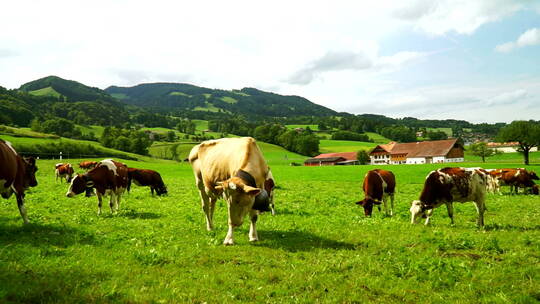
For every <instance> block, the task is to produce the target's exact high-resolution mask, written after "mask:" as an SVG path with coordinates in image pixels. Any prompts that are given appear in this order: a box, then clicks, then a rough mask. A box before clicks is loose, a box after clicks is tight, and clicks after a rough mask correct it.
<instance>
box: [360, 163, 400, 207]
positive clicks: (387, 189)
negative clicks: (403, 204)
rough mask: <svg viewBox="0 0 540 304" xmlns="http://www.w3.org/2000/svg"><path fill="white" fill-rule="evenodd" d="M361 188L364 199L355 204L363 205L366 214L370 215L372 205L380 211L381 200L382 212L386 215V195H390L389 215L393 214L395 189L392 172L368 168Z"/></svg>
mask: <svg viewBox="0 0 540 304" xmlns="http://www.w3.org/2000/svg"><path fill="white" fill-rule="evenodd" d="M362 189H363V190H364V199H363V200H361V201H358V202H356V204H358V205H361V206H362V207H364V214H365V215H366V216H371V212H372V210H373V205H377V208H378V209H379V211H381V207H380V205H381V202H382V203H383V204H384V213H385V214H386V215H388V214H389V213H388V206H387V201H388V197H390V202H391V208H390V216H392V215H393V214H394V192H395V190H396V178H395V176H394V173H392V172H391V171H387V170H382V169H374V170H370V171H368V172H367V173H366V175H365V176H364V183H363V185H362Z"/></svg>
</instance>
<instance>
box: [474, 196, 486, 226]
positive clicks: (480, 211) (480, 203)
mask: <svg viewBox="0 0 540 304" xmlns="http://www.w3.org/2000/svg"><path fill="white" fill-rule="evenodd" d="M474 206H475V207H476V211H477V212H478V220H477V222H476V225H477V226H478V227H479V228H483V227H484V211H485V210H486V204H485V202H484V200H483V199H481V200H478V201H477V202H474Z"/></svg>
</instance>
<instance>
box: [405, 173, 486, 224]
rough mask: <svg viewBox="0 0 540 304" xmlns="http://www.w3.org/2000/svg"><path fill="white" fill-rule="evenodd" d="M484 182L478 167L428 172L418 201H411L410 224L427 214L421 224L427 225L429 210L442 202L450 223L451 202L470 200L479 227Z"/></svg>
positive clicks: (484, 206)
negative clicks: (474, 207) (473, 205)
mask: <svg viewBox="0 0 540 304" xmlns="http://www.w3.org/2000/svg"><path fill="white" fill-rule="evenodd" d="M486 183H487V178H486V176H485V174H484V173H483V172H481V171H480V170H478V169H468V168H443V169H439V170H435V171H431V172H430V173H429V174H428V176H427V177H426V181H425V183H424V189H423V190H422V193H421V194H420V200H415V201H413V202H412V205H411V209H410V211H411V223H413V224H414V223H416V221H417V219H418V218H420V217H427V218H426V222H425V224H426V225H427V224H429V219H430V217H431V215H432V214H433V210H434V209H435V208H437V207H439V206H441V205H443V204H445V205H446V208H447V210H448V216H449V217H450V221H451V223H452V224H454V209H453V205H452V203H453V202H461V203H464V202H471V201H472V202H473V203H474V204H475V206H476V210H477V212H478V220H477V225H478V226H479V227H483V226H484V211H485V209H486V205H485V196H486Z"/></svg>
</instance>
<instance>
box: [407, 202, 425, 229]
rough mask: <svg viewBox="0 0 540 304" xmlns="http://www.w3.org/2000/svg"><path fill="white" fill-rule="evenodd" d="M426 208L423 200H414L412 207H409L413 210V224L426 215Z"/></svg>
mask: <svg viewBox="0 0 540 304" xmlns="http://www.w3.org/2000/svg"><path fill="white" fill-rule="evenodd" d="M426 210H427V209H426V207H425V205H424V204H423V203H422V202H421V201H419V200H414V201H412V204H411V209H409V211H411V224H416V222H417V221H418V219H419V218H421V217H426Z"/></svg>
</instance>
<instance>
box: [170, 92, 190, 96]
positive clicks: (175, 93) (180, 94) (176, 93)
mask: <svg viewBox="0 0 540 304" xmlns="http://www.w3.org/2000/svg"><path fill="white" fill-rule="evenodd" d="M169 95H171V96H175V95H179V96H186V97H191V95H188V94H186V93H184V92H170V93H169Z"/></svg>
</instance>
